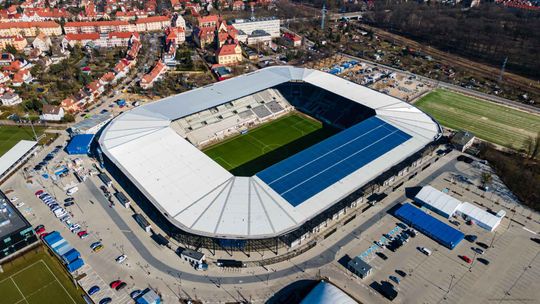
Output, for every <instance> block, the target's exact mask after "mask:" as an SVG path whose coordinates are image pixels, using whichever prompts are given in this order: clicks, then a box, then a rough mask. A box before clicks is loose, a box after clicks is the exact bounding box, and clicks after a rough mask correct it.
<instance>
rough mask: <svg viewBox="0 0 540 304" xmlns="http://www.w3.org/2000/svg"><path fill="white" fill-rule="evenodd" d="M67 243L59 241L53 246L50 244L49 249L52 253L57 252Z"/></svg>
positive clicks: (62, 240) (63, 240)
mask: <svg viewBox="0 0 540 304" xmlns="http://www.w3.org/2000/svg"><path fill="white" fill-rule="evenodd" d="M67 243H68V242H67V241H66V240H65V239H61V240H59V241H57V242H55V243H54V244H50V245H49V247H51V249H52V250H54V252H57V251H58V249H59V248H60V247H62V246H65V245H67Z"/></svg>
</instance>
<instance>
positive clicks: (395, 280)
mask: <svg viewBox="0 0 540 304" xmlns="http://www.w3.org/2000/svg"><path fill="white" fill-rule="evenodd" d="M389 278H390V280H392V281H394V282H395V283H396V284H399V282H400V281H401V280H400V279H399V278H398V277H396V276H393V275H391V276H390V277H389Z"/></svg>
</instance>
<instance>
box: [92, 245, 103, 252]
mask: <svg viewBox="0 0 540 304" xmlns="http://www.w3.org/2000/svg"><path fill="white" fill-rule="evenodd" d="M101 249H103V245H99V246H96V247H94V248H93V249H92V250H93V251H94V252H99V251H101Z"/></svg>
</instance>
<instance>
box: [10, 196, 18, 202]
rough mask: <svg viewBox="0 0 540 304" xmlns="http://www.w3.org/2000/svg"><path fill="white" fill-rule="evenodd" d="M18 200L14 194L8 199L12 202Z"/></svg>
mask: <svg viewBox="0 0 540 304" xmlns="http://www.w3.org/2000/svg"><path fill="white" fill-rule="evenodd" d="M18 200H19V198H18V197H16V196H14V197H12V198H10V199H9V201H10V202H12V203H15V202H16V201H18Z"/></svg>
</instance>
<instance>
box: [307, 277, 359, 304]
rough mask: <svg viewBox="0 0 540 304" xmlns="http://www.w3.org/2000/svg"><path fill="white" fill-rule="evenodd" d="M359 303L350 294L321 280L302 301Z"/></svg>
mask: <svg viewBox="0 0 540 304" xmlns="http://www.w3.org/2000/svg"><path fill="white" fill-rule="evenodd" d="M328 303H332V304H358V302H356V301H355V300H354V299H353V298H351V297H350V296H349V295H348V294H346V293H345V292H343V291H342V290H341V289H339V288H337V287H336V286H334V285H332V284H331V283H327V282H325V281H321V282H319V284H317V286H315V287H314V288H313V290H311V291H310V292H309V293H308V295H307V296H306V297H305V298H304V299H303V300H302V302H300V304H328Z"/></svg>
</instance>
